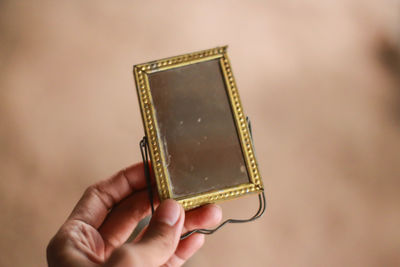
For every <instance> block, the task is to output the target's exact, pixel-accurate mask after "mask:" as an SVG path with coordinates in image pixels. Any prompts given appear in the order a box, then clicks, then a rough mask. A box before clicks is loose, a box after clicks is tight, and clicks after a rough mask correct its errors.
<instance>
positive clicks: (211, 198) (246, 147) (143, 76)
mask: <svg viewBox="0 0 400 267" xmlns="http://www.w3.org/2000/svg"><path fill="white" fill-rule="evenodd" d="M213 59H219V62H220V66H221V71H222V73H223V78H224V82H225V88H226V91H227V93H228V96H229V103H230V106H231V110H232V111H233V112H232V113H233V117H234V120H235V125H236V129H237V133H238V136H239V140H240V144H241V148H242V152H243V155H244V159H245V162H246V168H247V173H248V175H249V178H250V182H249V183H245V184H241V185H237V186H233V187H229V188H225V189H222V190H213V191H209V192H205V193H200V194H195V195H190V196H185V197H180V198H176V200H177V201H178V202H180V203H181V204H182V206H183V207H184V209H185V210H189V209H192V208H194V207H197V206H200V205H203V204H207V203H213V202H216V201H220V200H227V199H232V198H236V197H239V196H242V195H245V194H249V193H256V192H261V191H263V185H262V181H261V178H260V173H259V170H258V165H257V161H256V158H255V154H254V148H253V143H252V140H251V136H250V131H249V128H248V125H247V122H246V117H245V114H244V113H243V108H242V104H241V102H240V98H239V93H238V90H237V87H236V83H235V79H234V78H233V74H232V68H231V65H230V63H229V59H228V55H227V46H224V47H216V48H213V49H208V50H204V51H199V52H194V53H189V54H184V55H180V56H175V57H170V58H165V59H161V60H156V61H152V62H148V63H144V64H139V65H136V66H134V70H133V72H134V77H135V81H136V88H137V93H138V98H139V103H140V110H141V113H142V119H143V124H144V129H145V132H146V136H147V140H148V144H149V151H150V159H151V162H152V167H153V171H154V175H155V178H156V182H157V188H158V193H159V197H160V199H161V200H164V199H167V198H172V196H173V193H172V189H171V184H170V179H169V174H168V171H167V168H166V167H165V166H166V161H165V158H164V153H163V152H164V151H163V146H162V145H161V142H162V141H161V140H160V138H159V134H158V131H159V128H158V125H157V119H156V117H155V110H154V106H153V101H152V95H151V91H150V86H149V78H148V75H149V74H151V73H154V72H158V71H163V70H168V69H173V68H179V67H181V66H186V65H190V64H195V63H199V62H203V61H209V60H213Z"/></svg>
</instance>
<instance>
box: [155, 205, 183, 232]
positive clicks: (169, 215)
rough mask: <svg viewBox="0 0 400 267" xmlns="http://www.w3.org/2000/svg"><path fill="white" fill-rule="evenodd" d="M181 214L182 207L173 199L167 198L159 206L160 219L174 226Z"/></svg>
mask: <svg viewBox="0 0 400 267" xmlns="http://www.w3.org/2000/svg"><path fill="white" fill-rule="evenodd" d="M180 215H181V207H180V206H179V204H178V203H177V202H176V201H175V200H172V199H167V200H165V201H164V202H163V203H161V205H160V207H159V214H158V220H159V221H161V222H163V223H166V224H168V225H169V226H174V225H175V224H176V222H177V221H178V219H179V217H180Z"/></svg>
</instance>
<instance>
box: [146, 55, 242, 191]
mask: <svg viewBox="0 0 400 267" xmlns="http://www.w3.org/2000/svg"><path fill="white" fill-rule="evenodd" d="M149 83H150V90H151V94H152V98H153V105H154V110H155V113H156V120H157V124H158V127H159V134H160V136H159V138H160V140H161V141H162V146H163V150H164V158H165V162H166V168H167V170H168V173H169V176H170V183H171V187H172V193H173V197H174V198H178V197H183V196H188V195H194V194H198V193H204V192H207V191H211V190H218V189H224V188H227V187H232V186H235V185H239V184H244V183H248V182H249V177H248V174H247V169H246V165H245V162H244V159H243V154H242V150H241V146H240V142H239V138H238V135H237V130H236V126H235V122H234V119H233V115H232V111H231V107H230V104H229V98H228V95H227V93H226V89H225V84H224V80H223V75H222V72H221V67H220V63H219V60H218V59H214V60H209V61H204V62H200V63H196V64H190V65H186V66H181V67H177V68H172V69H168V70H163V71H158V72H154V73H151V74H149Z"/></svg>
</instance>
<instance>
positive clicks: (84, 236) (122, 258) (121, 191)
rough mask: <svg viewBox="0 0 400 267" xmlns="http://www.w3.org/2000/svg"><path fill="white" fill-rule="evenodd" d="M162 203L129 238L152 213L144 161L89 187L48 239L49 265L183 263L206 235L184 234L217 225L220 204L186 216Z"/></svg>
mask: <svg viewBox="0 0 400 267" xmlns="http://www.w3.org/2000/svg"><path fill="white" fill-rule="evenodd" d="M158 204H159V203H158V200H155V206H158V208H157V209H156V211H155V213H154V215H153V217H152V219H151V221H150V224H149V226H148V227H147V228H146V229H144V230H143V232H142V233H141V234H139V236H138V237H137V238H136V240H134V241H132V242H128V243H125V242H126V241H127V239H128V238H129V236H130V234H131V233H132V231H133V230H134V229H135V227H136V225H137V224H138V222H139V221H140V220H141V219H143V218H144V217H145V216H147V215H149V214H150V213H151V212H150V203H149V200H148V194H147V190H146V180H145V177H144V174H143V164H137V165H134V166H131V167H129V168H127V169H125V170H122V171H120V172H118V173H117V174H116V175H114V176H112V177H111V178H109V179H107V180H104V181H101V182H99V183H96V184H94V185H92V186H90V187H89V188H88V189H87V190H86V191H85V193H84V194H83V196H82V198H81V199H80V200H79V202H78V204H77V205H76V206H75V208H74V210H73V211H72V213H71V215H70V216H69V217H68V219H67V221H66V222H65V223H64V224H63V225H62V226H61V228H60V230H59V231H58V232H57V234H56V235H55V236H54V237H53V239H52V240H51V241H50V243H49V245H48V247H47V261H48V264H49V266H50V267H53V266H54V267H55V266H57V267H59V266H62V267H66V266H146V267H147V266H162V265H167V266H181V265H182V264H183V263H184V262H185V261H186V260H187V259H188V258H190V257H191V256H192V255H193V254H194V253H195V252H196V251H197V250H198V249H199V248H200V247H201V246H202V245H203V243H204V236H203V235H201V234H193V235H191V236H190V237H188V238H186V239H184V240H182V241H180V236H181V235H182V234H183V233H185V232H187V231H190V230H192V229H196V228H208V227H212V226H214V225H216V224H217V223H218V222H219V221H220V220H221V216H222V214H221V209H220V208H219V207H218V206H217V205H214V204H210V205H206V206H203V207H200V208H197V209H195V210H192V211H189V212H187V213H186V215H185V212H184V210H183V208H182V206H181V205H179V204H178V203H177V202H176V201H174V200H166V201H163V202H162V203H161V204H160V205H158ZM185 216H186V217H185Z"/></svg>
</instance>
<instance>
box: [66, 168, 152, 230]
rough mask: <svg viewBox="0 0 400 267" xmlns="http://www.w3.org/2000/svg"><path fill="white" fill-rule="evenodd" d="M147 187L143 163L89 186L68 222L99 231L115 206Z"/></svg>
mask: <svg viewBox="0 0 400 267" xmlns="http://www.w3.org/2000/svg"><path fill="white" fill-rule="evenodd" d="M145 187H146V178H145V176H144V171H143V163H137V164H135V165H132V166H130V167H128V168H126V169H123V170H121V171H119V172H118V173H116V174H115V175H113V176H112V177H111V178H108V179H106V180H103V181H100V182H98V183H96V184H93V185H91V186H89V187H88V188H87V189H86V191H85V193H84V194H83V196H82V198H81V199H80V200H79V202H78V204H76V206H75V208H74V209H73V211H72V213H71V215H70V216H69V217H68V220H80V221H83V222H84V223H87V224H89V225H91V226H93V227H94V228H96V229H97V228H99V227H100V225H101V224H102V223H103V221H104V219H105V218H106V216H107V214H108V212H109V210H110V209H111V208H112V207H113V206H114V205H115V204H117V203H118V202H120V201H121V200H122V199H124V198H126V197H127V196H129V195H130V194H131V193H132V192H134V191H137V190H141V189H143V188H145Z"/></svg>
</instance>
